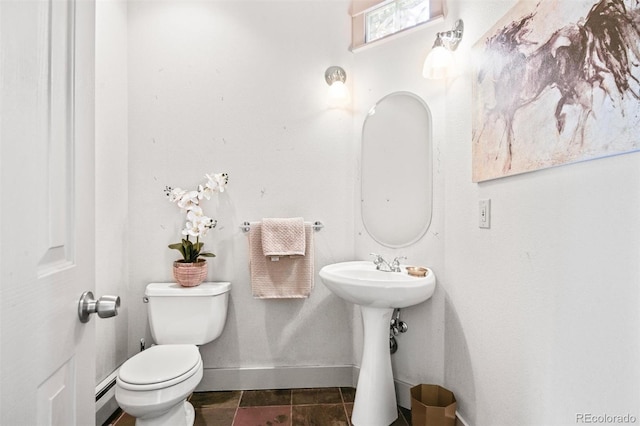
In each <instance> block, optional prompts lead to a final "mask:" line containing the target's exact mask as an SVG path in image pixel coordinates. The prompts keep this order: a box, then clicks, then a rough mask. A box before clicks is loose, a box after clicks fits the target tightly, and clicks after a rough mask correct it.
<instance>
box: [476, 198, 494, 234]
mask: <svg viewBox="0 0 640 426" xmlns="http://www.w3.org/2000/svg"><path fill="white" fill-rule="evenodd" d="M478 226H479V227H480V228H491V200H490V199H489V200H480V201H478Z"/></svg>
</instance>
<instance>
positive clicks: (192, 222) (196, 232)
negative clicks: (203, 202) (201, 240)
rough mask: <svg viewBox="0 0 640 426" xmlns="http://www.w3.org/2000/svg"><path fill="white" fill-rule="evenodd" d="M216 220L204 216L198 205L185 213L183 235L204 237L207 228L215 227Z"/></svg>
mask: <svg viewBox="0 0 640 426" xmlns="http://www.w3.org/2000/svg"><path fill="white" fill-rule="evenodd" d="M216 225H217V221H215V220H213V219H211V218H210V217H207V216H205V215H204V214H203V213H202V209H201V208H200V207H196V208H194V209H193V210H190V211H189V213H187V223H186V224H185V227H184V229H183V230H182V234H183V235H191V236H193V237H201V236H202V237H204V236H205V235H207V232H208V231H209V229H212V228H215V226H216Z"/></svg>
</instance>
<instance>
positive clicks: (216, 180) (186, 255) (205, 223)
mask: <svg viewBox="0 0 640 426" xmlns="http://www.w3.org/2000/svg"><path fill="white" fill-rule="evenodd" d="M205 177H206V178H207V181H206V182H205V183H204V184H201V185H198V189H197V190H193V191H188V190H185V189H182V188H171V187H169V186H167V187H165V189H164V192H165V194H166V195H167V197H168V198H169V201H170V202H172V203H175V204H177V205H178V207H180V209H182V211H185V212H186V213H187V221H186V224H185V226H184V229H183V230H182V235H184V236H185V238H182V241H181V242H179V243H175V244H169V248H170V249H175V250H178V251H179V252H180V253H181V254H182V258H183V260H181V262H184V263H193V262H198V261H199V260H198V258H199V257H215V254H213V253H209V252H204V251H202V246H204V243H203V242H201V241H200V237H204V236H205V235H207V232H209V230H210V229H213V228H215V227H216V225H217V224H218V221H217V220H215V219H212V218H210V217H208V216H205V214H204V212H203V211H202V207H200V201H202V199H207V200H210V199H211V196H212V195H213V194H214V193H216V192H224V189H225V186H226V185H227V183H228V182H229V175H228V174H227V173H211V174H206V175H205ZM190 237H195V239H196V241H195V243H194V242H193V241H191V240H190Z"/></svg>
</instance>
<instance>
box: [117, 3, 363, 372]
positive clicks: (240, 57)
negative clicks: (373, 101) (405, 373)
mask: <svg viewBox="0 0 640 426" xmlns="http://www.w3.org/2000/svg"><path fill="white" fill-rule="evenodd" d="M349 19H350V18H349V15H348V3H347V2H346V1H332V2H321V1H305V2H245V1H233V2H219V1H200V2H198V1H194V2H191V1H184V2H175V1H167V2H162V1H154V2H143V1H136V2H131V3H130V5H129V31H128V42H129V61H128V62H129V92H128V95H129V148H130V149H129V218H130V225H129V230H130V232H129V233H130V259H131V260H130V263H129V267H130V271H131V290H132V295H131V304H132V306H131V309H130V312H129V314H130V317H129V318H130V321H129V336H130V339H129V352H130V353H134V352H135V351H137V342H138V340H139V339H140V338H141V337H145V338H147V339H148V340H149V341H150V335H149V332H148V326H147V320H146V307H145V306H144V305H143V303H142V300H141V297H142V295H143V292H144V288H145V286H146V284H147V283H149V282H154V281H171V280H172V277H171V263H172V261H173V260H175V259H176V258H177V255H178V253H177V252H172V251H171V250H169V249H168V248H167V244H169V243H173V242H176V241H178V238H179V237H180V230H181V228H182V226H183V219H184V217H183V214H181V213H180V212H179V209H177V207H176V206H175V205H173V204H171V203H169V202H168V201H167V200H166V197H165V196H164V194H163V189H164V188H165V186H167V185H169V186H174V187H175V186H179V187H183V188H188V187H195V186H196V185H197V184H198V183H201V182H202V181H203V180H204V174H205V173H210V172H213V171H217V172H222V171H226V172H228V173H229V176H230V180H229V186H228V191H227V192H225V193H224V194H222V196H220V197H218V198H217V199H216V201H215V202H211V203H210V204H209V205H208V206H206V207H205V211H206V212H207V213H211V214H213V213H214V212H215V214H214V216H215V217H216V218H217V219H218V228H217V229H216V230H214V231H212V232H211V233H210V234H209V235H207V237H206V241H205V244H206V245H205V248H208V249H210V250H212V251H213V252H214V253H216V254H217V257H216V258H214V259H211V260H210V270H209V276H208V279H209V280H228V281H231V282H232V290H231V300H230V307H229V309H230V311H229V315H228V319H227V324H226V327H225V330H224V332H223V334H222V336H221V337H220V338H219V339H217V340H216V341H214V342H213V343H211V344H209V345H206V346H204V347H202V348H201V353H202V356H203V359H204V363H205V368H214V367H215V368H234V367H273V366H275V367H290V366H317V365H320V366H327V365H328V366H331V365H347V364H353V354H352V348H351V342H352V333H351V330H350V324H351V315H352V308H351V306H350V305H348V304H347V303H345V302H343V301H341V300H340V299H339V298H337V297H335V296H334V295H333V294H332V293H330V292H329V290H328V289H326V288H325V287H324V285H323V284H322V282H321V281H320V279H319V277H318V276H317V273H316V277H315V289H314V290H313V293H312V295H311V297H310V298H309V299H306V300H284V301H283V300H267V301H265V300H256V299H254V298H253V297H252V295H251V289H250V281H249V263H248V262H249V259H248V246H247V235H246V234H244V233H243V232H241V231H240V229H239V225H240V224H241V223H242V222H243V221H245V220H249V221H255V220H260V219H261V218H263V217H295V216H302V217H304V218H305V219H306V220H308V221H314V220H321V221H323V222H324V224H325V228H324V229H323V230H322V231H321V232H318V233H316V234H315V248H316V262H315V265H316V272H317V270H319V269H320V267H322V266H323V265H325V264H327V263H332V262H335V261H340V260H346V259H350V258H351V256H352V253H353V232H354V231H353V201H352V200H353V194H354V192H353V191H354V186H353V180H354V169H353V165H354V162H355V159H354V152H355V149H354V141H353V135H352V118H351V113H350V112H349V111H345V110H335V109H328V108H327V103H326V94H327V89H328V86H327V84H326V83H325V81H324V71H325V70H326V68H327V67H329V66H331V65H340V66H342V67H344V68H345V69H346V70H347V73H350V72H351V70H352V68H353V67H352V60H351V54H350V53H349V51H348V43H349V22H350V21H349Z"/></svg>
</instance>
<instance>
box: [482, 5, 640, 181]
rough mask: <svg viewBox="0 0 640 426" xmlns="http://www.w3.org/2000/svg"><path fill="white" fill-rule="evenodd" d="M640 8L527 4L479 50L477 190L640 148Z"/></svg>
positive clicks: (504, 21) (508, 17) (517, 7)
mask: <svg viewBox="0 0 640 426" xmlns="http://www.w3.org/2000/svg"><path fill="white" fill-rule="evenodd" d="M639 3H640V1H638V0H600V1H594V0H591V1H585V0H564V1H563V0H546V1H545V0H542V1H538V2H535V1H531V0H522V1H520V2H518V3H517V4H516V5H515V6H514V7H513V8H512V9H511V10H510V11H509V12H508V13H507V14H506V15H505V16H504V17H503V18H502V19H501V20H500V21H498V22H497V23H496V24H495V25H494V26H493V27H492V28H491V29H490V30H489V31H488V32H487V33H486V34H485V35H484V36H483V37H481V39H480V40H479V41H478V42H477V43H476V44H475V45H474V46H473V49H472V52H473V64H474V73H473V106H472V108H473V181H474V182H480V181H484V180H488V179H494V178H498V177H503V176H508V175H514V174H518V173H523V172H528V171H532V170H538V169H542V168H546V167H552V166H557V165H561V164H567V163H573V162H578V161H583V160H589V159H593V158H599V157H604V156H609V155H615V154H619V153H624V152H631V151H636V150H639V149H640V131H639V130H640V4H639Z"/></svg>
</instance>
